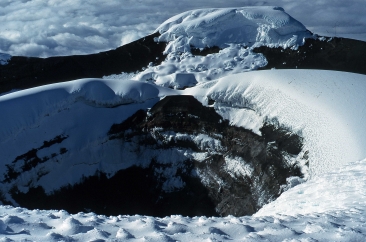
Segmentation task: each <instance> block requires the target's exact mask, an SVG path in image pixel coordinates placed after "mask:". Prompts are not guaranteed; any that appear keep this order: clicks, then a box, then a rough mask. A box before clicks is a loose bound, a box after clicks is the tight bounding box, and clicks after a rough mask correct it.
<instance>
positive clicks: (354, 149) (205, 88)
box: [184, 70, 366, 176]
mask: <svg viewBox="0 0 366 242" xmlns="http://www.w3.org/2000/svg"><path fill="white" fill-rule="evenodd" d="M365 90H366V77H365V75H360V74H353V73H345V72H335V71H322V70H267V71H255V72H246V73H241V74H236V75H229V76H226V77H223V78H221V79H219V80H218V81H215V82H213V83H208V84H203V85H198V86H196V87H194V88H188V89H186V90H184V93H185V94H191V95H195V96H196V97H197V98H198V99H199V100H201V102H203V103H205V102H207V100H208V98H209V99H212V100H215V104H214V106H215V108H216V109H217V110H218V111H219V113H220V114H223V117H224V118H227V119H229V121H230V123H232V124H240V125H241V126H243V127H246V128H248V129H252V130H253V132H256V133H258V132H259V130H258V127H259V125H260V124H263V122H264V121H269V122H271V121H278V122H279V123H280V124H282V125H284V126H286V127H289V128H291V129H292V130H293V132H298V133H299V134H301V135H302V136H303V137H304V150H307V151H309V154H308V156H309V163H310V167H309V168H310V174H309V175H310V176H317V175H320V174H322V173H324V172H326V171H329V169H331V168H335V167H339V166H341V165H342V164H346V163H348V162H352V161H355V160H360V159H363V158H365V157H366V152H365V149H364V147H366V138H365V137H366V133H365V130H366V129H365V128H364V119H365V117H366V97H365V95H364V92H365ZM227 107H229V108H227ZM227 109H228V111H226V110H227ZM233 110H239V112H236V113H235V111H233ZM242 110H246V111H245V112H243V111H242ZM233 113H235V115H233ZM247 114H249V115H248V116H246V115H247ZM241 115H244V117H243V116H241ZM258 122H259V123H258Z"/></svg>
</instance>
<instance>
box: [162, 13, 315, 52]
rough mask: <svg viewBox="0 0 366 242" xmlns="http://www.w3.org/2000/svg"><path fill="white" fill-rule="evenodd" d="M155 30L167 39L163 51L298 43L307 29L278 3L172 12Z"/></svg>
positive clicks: (305, 34) (301, 40) (299, 43)
mask: <svg viewBox="0 0 366 242" xmlns="http://www.w3.org/2000/svg"><path fill="white" fill-rule="evenodd" d="M156 31H159V33H160V34H161V36H160V37H159V38H158V41H162V42H169V45H168V46H167V48H166V50H165V52H166V53H170V52H176V51H180V52H186V51H190V46H194V47H196V48H205V47H212V46H218V47H220V48H224V47H226V46H227V44H228V43H241V44H244V45H247V46H252V45H254V44H256V45H268V46H282V47H284V48H287V47H291V46H294V45H301V44H302V43H303V38H305V37H310V36H311V34H310V32H309V31H308V30H307V29H306V28H305V26H304V25H303V24H301V23H300V22H298V21H297V20H295V19H294V18H292V17H291V16H290V15H288V14H287V13H286V12H285V11H284V10H283V9H282V8H280V7H243V8H223V9H217V8H213V9H200V10H192V11H187V12H184V13H182V14H179V15H176V16H174V17H172V18H170V19H168V20H166V21H165V22H164V23H163V24H161V25H160V26H159V27H158V28H157V29H156Z"/></svg>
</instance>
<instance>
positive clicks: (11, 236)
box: [0, 160, 366, 241]
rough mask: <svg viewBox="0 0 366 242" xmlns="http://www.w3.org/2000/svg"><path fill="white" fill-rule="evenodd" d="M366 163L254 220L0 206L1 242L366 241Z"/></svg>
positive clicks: (302, 188) (317, 182) (304, 187)
mask: <svg viewBox="0 0 366 242" xmlns="http://www.w3.org/2000/svg"><path fill="white" fill-rule="evenodd" d="M365 177H366V160H363V161H359V162H352V163H349V164H347V165H345V166H343V167H341V169H335V170H333V171H332V172H327V173H325V174H323V177H318V178H315V179H313V180H312V181H310V182H307V183H304V184H301V185H298V186H297V187H295V188H293V189H290V190H289V191H286V192H285V193H283V194H282V195H281V196H280V198H279V199H278V200H277V201H275V202H273V203H271V204H269V205H266V206H265V207H264V208H263V209H262V210H260V211H259V212H258V213H257V214H255V215H254V216H251V217H249V216H244V217H233V216H227V217H205V216H201V217H183V216H181V215H172V216H169V217H164V218H154V217H149V216H140V215H135V216H123V215H120V216H110V217H107V216H104V215H97V214H94V213H78V214H69V213H67V212H65V211H62V210H61V211H58V210H49V211H43V210H33V211H32V210H27V209H24V208H14V207H11V206H0V214H1V215H0V236H2V237H3V238H4V241H12V240H15V241H18V240H19V241H20V240H22V239H28V240H36V241H60V240H63V241H87V240H91V239H93V240H103V241H105V240H107V241H139V240H148V241H226V240H230V241H365V240H366V229H365V226H364V224H365V221H364V217H365V215H366V214H365V211H366V203H365V201H366V197H365V192H364V191H365V189H366V181H365Z"/></svg>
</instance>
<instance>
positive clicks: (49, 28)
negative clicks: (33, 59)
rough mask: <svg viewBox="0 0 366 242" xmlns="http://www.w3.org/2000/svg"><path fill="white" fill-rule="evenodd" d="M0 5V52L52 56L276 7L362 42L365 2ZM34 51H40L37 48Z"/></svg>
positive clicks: (92, 0) (74, 0) (82, 0)
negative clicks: (222, 12) (189, 16)
mask: <svg viewBox="0 0 366 242" xmlns="http://www.w3.org/2000/svg"><path fill="white" fill-rule="evenodd" d="M329 2H330V1H328V0H313V1H308V0H298V1H289V0H271V1H270V0H268V1H254V0H232V1H230V2H224V1H219V0H210V1H208V0H200V1H191V0H181V1H179V2H177V1H165V0H144V1H135V0H109V1H104V2H101V1H98V0H67V1H66V0H28V1H25V0H12V1H10V0H7V1H5V0H2V1H1V2H0V23H1V25H0V52H5V53H9V54H11V55H31V56H41V57H46V56H53V55H70V54H76V53H78V54H88V53H95V52H99V51H104V50H108V49H113V48H116V47H118V46H120V45H121V44H126V43H129V42H131V41H133V40H136V39H138V38H140V37H142V36H145V35H147V34H150V33H152V32H153V31H154V30H155V29H156V28H157V27H158V26H159V25H160V24H161V23H162V22H164V21H165V20H166V19H168V18H170V17H171V16H173V15H176V14H178V13H181V12H184V11H187V10H191V9H197V8H207V7H238V6H252V5H277V6H281V7H283V8H284V9H285V10H286V12H288V13H289V14H290V15H292V16H293V17H294V18H296V19H297V20H299V21H300V22H302V23H303V24H304V25H305V26H306V27H307V28H308V29H310V30H311V31H313V32H315V33H318V34H321V35H329V36H330V35H337V36H346V37H353V38H358V39H362V40H366V14H365V10H364V0H350V1H344V0H332V1H331V4H330V3H329ZM36 46H38V47H36Z"/></svg>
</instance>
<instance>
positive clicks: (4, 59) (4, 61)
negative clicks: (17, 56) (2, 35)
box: [0, 53, 11, 65]
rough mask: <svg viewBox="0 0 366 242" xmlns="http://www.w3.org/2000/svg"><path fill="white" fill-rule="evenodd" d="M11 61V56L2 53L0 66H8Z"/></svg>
mask: <svg viewBox="0 0 366 242" xmlns="http://www.w3.org/2000/svg"><path fill="white" fill-rule="evenodd" d="M10 59H11V55H8V54H4V53H0V65H6V64H8V62H9V60H10Z"/></svg>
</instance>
